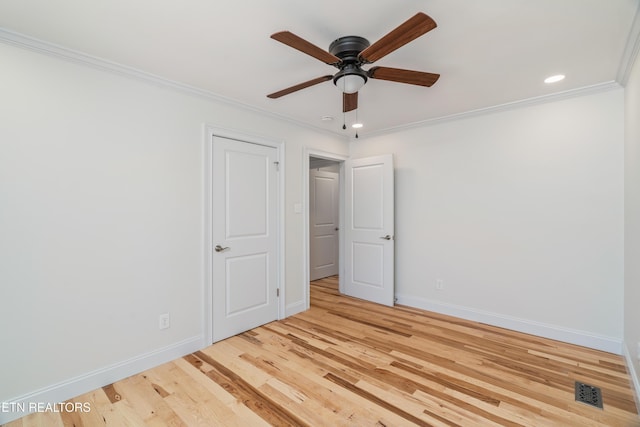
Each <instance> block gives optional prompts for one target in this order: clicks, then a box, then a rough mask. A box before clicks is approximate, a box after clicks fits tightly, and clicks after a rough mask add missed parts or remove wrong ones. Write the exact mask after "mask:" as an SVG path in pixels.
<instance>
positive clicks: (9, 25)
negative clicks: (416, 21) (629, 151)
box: [0, 0, 640, 136]
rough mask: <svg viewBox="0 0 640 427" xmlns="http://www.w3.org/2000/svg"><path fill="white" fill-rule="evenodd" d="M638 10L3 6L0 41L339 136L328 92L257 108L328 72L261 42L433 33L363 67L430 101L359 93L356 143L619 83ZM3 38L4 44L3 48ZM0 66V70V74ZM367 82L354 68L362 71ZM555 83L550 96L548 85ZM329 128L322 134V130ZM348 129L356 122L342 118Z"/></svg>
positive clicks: (514, 5)
mask: <svg viewBox="0 0 640 427" xmlns="http://www.w3.org/2000/svg"><path fill="white" fill-rule="evenodd" d="M639 4H640V0H482V1H480V0H402V1H399V0H376V1H371V0H323V1H315V2H306V1H300V0H217V1H216V0H134V1H132V0H55V1H52V0H2V1H0V27H3V28H4V29H6V30H9V33H8V32H6V31H5V32H4V33H1V32H0V36H1V37H0V38H4V39H7V34H11V33H13V32H15V33H19V34H22V35H25V36H28V37H30V38H34V39H37V40H41V41H46V42H48V43H52V44H55V45H59V46H62V47H65V48H68V49H72V50H75V51H79V52H83V53H85V54H87V55H90V56H93V57H97V58H101V59H104V60H107V61H111V62H115V63H118V64H122V65H126V66H128V67H133V68H135V69H138V70H141V71H144V72H147V73H151V74H153V75H156V76H159V77H162V78H164V79H167V80H171V81H175V82H180V83H182V84H185V85H189V86H193V87H196V88H199V89H202V90H204V91H207V92H210V93H212V94H214V95H215V96H219V97H222V98H224V99H228V100H232V101H233V102H234V103H235V102H237V103H239V104H242V105H245V106H249V107H251V108H254V109H258V110H262V111H266V112H269V113H271V114H276V115H279V116H283V117H286V118H289V119H290V120H293V121H296V122H300V123H304V124H306V125H310V126H313V127H315V128H320V129H326V130H328V131H332V132H335V133H338V134H341V135H346V136H351V135H352V133H353V130H351V129H349V130H347V131H343V130H342V123H343V114H342V97H341V93H340V92H339V90H338V89H336V88H335V87H333V83H332V82H331V81H329V82H326V83H322V84H319V85H316V86H313V87H311V88H307V89H304V90H301V91H299V92H296V93H293V94H290V95H287V96H285V97H283V98H279V99H275V100H273V99H268V98H267V97H266V95H267V94H269V93H272V92H275V91H277V90H280V89H284V88H286V87H289V86H292V85H294V84H296V83H300V82H304V81H307V80H310V79H312V78H315V77H320V76H323V75H326V74H333V73H335V72H336V71H337V70H336V69H335V68H333V67H331V66H329V65H326V64H324V63H322V62H320V61H318V60H316V59H314V58H312V57H310V56H307V55H305V54H303V53H301V52H298V51H297V50H294V49H292V48H290V47H288V46H285V45H283V44H281V43H279V42H277V41H275V40H272V39H270V38H269V36H270V35H271V34H272V33H274V32H277V31H281V30H289V31H291V32H293V33H295V34H296V35H298V36H300V37H302V38H304V39H306V40H308V41H310V42H311V43H313V44H315V45H317V46H319V47H321V48H323V49H328V47H329V44H330V43H331V42H332V41H333V40H334V39H336V38H338V37H341V36H345V35H359V36H363V37H365V38H367V39H368V40H369V41H370V42H371V43H373V42H375V41H377V40H378V39H379V38H381V37H382V36H383V35H385V34H386V33H388V32H389V31H391V30H392V29H394V28H395V27H397V26H398V25H400V24H401V23H402V22H404V21H405V20H407V19H408V18H409V17H411V16H413V15H414V14H415V13H416V12H418V11H422V12H425V13H426V14H428V15H429V16H431V17H432V18H433V19H434V20H435V21H436V23H437V24H438V27H437V28H436V29H434V30H433V31H431V32H429V33H427V34H426V35H424V36H422V37H420V38H418V39H416V40H415V41H413V42H411V43H409V44H407V45H405V46H403V47H401V48H400V49H398V50H397V51H395V52H393V53H391V54H389V55H388V56H386V57H384V58H382V59H380V60H379V61H377V62H376V63H375V65H379V66H387V67H396V68H406V69H414V70H420V71H427V72H434V73H440V74H441V78H440V80H439V81H438V82H437V83H436V84H435V85H434V86H433V87H431V88H425V87H420V86H412V85H406V84H401V83H393V82H387V81H382V80H369V82H368V83H367V84H366V85H365V87H364V88H363V89H362V90H361V91H360V94H359V108H358V110H357V114H358V118H359V120H360V121H361V122H363V123H364V128H363V129H362V130H360V134H361V135H366V134H367V133H369V134H370V133H375V132H382V131H384V130H388V129H393V128H398V127H402V126H407V125H410V124H414V123H419V122H424V121H429V120H434V119H438V118H443V117H446V116H451V115H456V114H461V113H465V112H470V111H474V110H479V109H485V108H490V107H493V106H498V105H503V104H508V103H512V102H517V101H520V100H526V99H530V98H535V97H541V96H542V97H544V96H546V95H549V94H553V93H558V92H566V91H575V90H581V89H582V88H586V87H590V86H594V85H596V86H598V85H606V84H610V83H612V82H615V81H619V80H620V77H619V76H620V75H621V72H624V70H625V68H626V67H628V61H629V56H630V55H629V51H630V46H631V47H633V46H635V45H636V42H637V40H636V39H637V34H636V33H637V31H636V27H637V24H636V26H635V27H634V19H635V20H636V21H637V19H638V18H636V14H637V10H638V6H639ZM3 34H4V35H3ZM0 62H1V61H0ZM365 68H366V67H365ZM557 73H562V74H565V75H566V76H567V78H566V79H565V80H564V81H562V82H560V83H556V84H554V85H547V84H545V83H543V79H544V78H545V77H547V76H549V75H552V74H557ZM323 116H332V117H334V118H335V119H334V121H333V122H326V121H322V120H321V118H322V117H323ZM346 120H347V124H349V123H351V122H353V121H354V120H355V112H351V113H348V114H347V117H346Z"/></svg>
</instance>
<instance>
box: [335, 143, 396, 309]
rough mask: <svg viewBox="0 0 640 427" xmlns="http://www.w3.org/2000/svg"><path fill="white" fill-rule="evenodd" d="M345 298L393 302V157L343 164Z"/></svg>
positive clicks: (387, 155)
mask: <svg viewBox="0 0 640 427" xmlns="http://www.w3.org/2000/svg"><path fill="white" fill-rule="evenodd" d="M345 170H346V173H345V199H346V203H345V250H346V254H345V269H344V270H345V276H346V277H345V278H344V291H345V294H347V295H350V296H353V297H356V298H361V299H365V300H368V301H372V302H376V303H379V304H384V305H389V306H392V305H393V302H394V247H395V244H394V217H393V215H394V196H393V156H392V155H391V154H385V155H382V156H375V157H368V158H363V159H354V160H347V162H346V164H345Z"/></svg>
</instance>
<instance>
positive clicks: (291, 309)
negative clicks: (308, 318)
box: [285, 301, 307, 317]
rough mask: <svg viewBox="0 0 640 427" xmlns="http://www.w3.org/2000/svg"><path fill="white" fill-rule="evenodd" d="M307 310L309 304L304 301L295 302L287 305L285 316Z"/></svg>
mask: <svg viewBox="0 0 640 427" xmlns="http://www.w3.org/2000/svg"><path fill="white" fill-rule="evenodd" d="M306 310H307V304H305V302H304V301H298V302H294V303H293V304H289V305H287V308H286V309H285V317H289V316H293V315H294V314H298V313H302V312H303V311H306Z"/></svg>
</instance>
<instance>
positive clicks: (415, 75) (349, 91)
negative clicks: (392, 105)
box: [267, 12, 440, 113]
mask: <svg viewBox="0 0 640 427" xmlns="http://www.w3.org/2000/svg"><path fill="white" fill-rule="evenodd" d="M436 26H437V25H436V23H435V21H434V20H433V19H431V17H429V16H428V15H426V14H424V13H422V12H419V13H417V14H416V15H414V16H413V17H411V18H409V19H408V20H407V21H405V22H404V23H403V24H401V25H400V26H398V27H397V28H395V29H394V30H392V31H391V32H390V33H388V34H387V35H385V36H384V37H382V38H381V39H380V40H378V41H377V42H375V43H374V44H369V41H368V40H367V39H365V38H364V37H360V36H346V37H340V38H339V39H336V40H335V41H333V42H332V43H331V44H330V45H329V51H326V50H324V49H321V48H319V47H318V46H315V45H314V44H312V43H310V42H308V41H306V40H304V39H302V38H301V37H298V36H297V35H295V34H293V33H291V32H289V31H280V32H278V33H275V34H272V35H271V38H272V39H274V40H277V41H279V42H281V43H284V44H286V45H287V46H290V47H292V48H294V49H297V50H299V51H300V52H302V53H306V54H307V55H310V56H313V57H314V58H316V59H319V60H320V61H322V62H324V63H325V64H328V65H332V66H334V67H336V68H337V69H338V70H339V71H338V72H337V73H336V74H334V75H326V76H322V77H318V78H315V79H313V80H309V81H306V82H303V83H299V84H297V85H294V86H291V87H288V88H286V89H283V90H280V91H278V92H274V93H272V94H269V95H267V97H269V98H272V99H275V98H280V97H281V96H284V95H288V94H290V93H293V92H296V91H299V90H301V89H305V88H308V87H310V86H314V85H316V84H319V83H322V82H326V81H329V80H333V83H334V84H335V85H336V87H338V88H339V89H340V90H342V93H343V95H342V111H343V112H345V113H346V112H348V111H351V110H355V109H356V108H358V91H359V90H360V89H361V88H362V87H363V86H364V84H365V83H366V82H367V80H368V79H379V80H388V81H392V82H398V83H407V84H412V85H418V86H427V87H430V86H431V85H433V84H434V83H435V82H436V81H437V80H438V78H439V77H440V75H439V74H433V73H425V72H422V71H413V70H403V69H400V68H389V67H371V68H370V69H368V70H364V69H363V68H362V66H363V65H367V64H371V63H373V62H375V61H377V60H379V59H380V58H382V57H384V56H386V55H388V54H389V53H391V52H393V51H394V50H396V49H398V48H400V47H402V46H404V45H405V44H407V43H409V42H411V41H413V40H415V39H417V38H418V37H420V36H422V35H423V34H426V33H427V32H429V31H431V30H433V29H434V28H435V27H436Z"/></svg>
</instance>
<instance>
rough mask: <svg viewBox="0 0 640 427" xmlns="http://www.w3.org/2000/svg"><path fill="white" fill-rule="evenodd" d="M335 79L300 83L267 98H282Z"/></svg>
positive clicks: (320, 78)
mask: <svg viewBox="0 0 640 427" xmlns="http://www.w3.org/2000/svg"><path fill="white" fill-rule="evenodd" d="M331 79H333V76H322V77H318V78H316V79H313V80H309V81H308V82H304V83H298V84H297V85H295V86H291V87H288V88H286V89H282V90H279V91H278V92H274V93H271V94H269V95H267V98H271V99H276V98H280V97H281V96H285V95H289V94H290V93H293V92H296V91H299V90H301V89H305V88H308V87H309V86H313V85H317V84H318V83H322V82H326V81H327V80H331Z"/></svg>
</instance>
